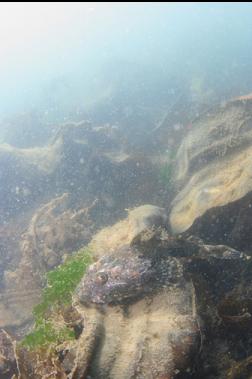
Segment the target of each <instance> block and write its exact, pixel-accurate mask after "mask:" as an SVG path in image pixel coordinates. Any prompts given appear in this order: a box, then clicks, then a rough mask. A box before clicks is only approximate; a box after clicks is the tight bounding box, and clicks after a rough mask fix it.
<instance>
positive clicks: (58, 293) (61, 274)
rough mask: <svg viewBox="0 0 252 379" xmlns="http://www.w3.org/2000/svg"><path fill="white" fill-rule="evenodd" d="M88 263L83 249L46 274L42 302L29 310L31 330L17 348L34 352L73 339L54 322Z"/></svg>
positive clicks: (65, 329) (64, 328)
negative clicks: (33, 324) (31, 318)
mask: <svg viewBox="0 0 252 379" xmlns="http://www.w3.org/2000/svg"><path fill="white" fill-rule="evenodd" d="M91 263H92V256H91V250H90V249H89V248H83V249H81V250H79V251H78V252H77V253H75V254H73V255H72V256H71V257H69V258H67V259H66V261H65V262H64V263H62V264H61V265H60V266H58V267H57V268H55V269H54V270H52V271H49V272H48V273H47V274H46V279H47V285H46V287H45V288H44V289H43V292H42V301H41V303H39V304H38V305H36V306H35V307H34V309H33V316H34V319H35V327H34V330H33V331H32V332H31V333H29V334H28V335H26V336H25V337H24V339H23V340H22V341H21V343H20V344H21V346H23V347H26V348H28V349H36V348H40V347H46V346H50V345H57V344H60V343H62V342H64V341H66V340H70V339H74V337H75V334H74V331H73V330H72V329H71V328H69V327H67V326H65V325H64V323H62V324H61V325H58V324H57V322H55V320H54V319H57V315H58V314H60V313H61V310H62V309H64V308H65V307H67V306H69V305H70V304H71V302H72V295H73V292H74V290H75V289H76V287H77V285H78V284H79V282H80V281H81V279H82V277H83V275H84V274H85V271H86V269H87V267H88V266H89V265H90V264H91Z"/></svg>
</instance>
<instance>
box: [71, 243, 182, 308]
mask: <svg viewBox="0 0 252 379" xmlns="http://www.w3.org/2000/svg"><path fill="white" fill-rule="evenodd" d="M182 277H183V267H182V265H181V264H180V263H179V260H178V259H177V258H174V257H166V258H165V259H163V258H160V257H156V256H155V255H153V256H152V257H151V256H148V257H146V256H144V255H143V254H142V253H140V252H139V251H138V250H137V249H136V248H135V247H132V246H127V247H123V248H121V249H119V251H117V252H115V253H114V254H111V255H108V256H104V257H102V258H101V259H100V260H99V261H97V262H96V263H94V264H93V265H91V266H90V267H89V269H88V271H87V272H86V274H85V276H84V278H83V279H82V281H81V283H80V284H79V286H78V287H77V290H76V295H77V299H78V300H79V301H80V302H81V303H83V304H85V305H88V304H90V303H96V304H120V303H125V302H128V301H130V300H132V299H135V298H138V297H140V296H144V295H146V294H148V293H151V292H152V291H153V290H154V289H155V288H157V287H159V286H163V287H164V286H167V285H171V284H175V283H177V282H179V280H180V279H181V278H182Z"/></svg>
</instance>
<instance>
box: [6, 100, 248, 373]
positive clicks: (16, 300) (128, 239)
mask: <svg viewBox="0 0 252 379" xmlns="http://www.w3.org/2000/svg"><path fill="white" fill-rule="evenodd" d="M251 126H252V97H251V96H250V95H248V96H243V97H241V98H235V99H232V100H230V101H227V102H226V103H222V104H220V105H216V106H214V107H212V108H211V109H210V110H208V111H206V112H201V113H200V114H199V116H197V117H196V118H195V119H193V120H192V121H191V122H190V123H189V124H186V126H185V127H183V125H182V124H180V125H178V124H176V127H174V128H173V127H170V125H169V117H168V118H165V119H164V121H163V123H162V124H160V125H158V127H156V128H154V129H152V130H147V131H145V132H146V133H147V134H148V137H146V140H148V141H147V142H148V143H147V142H146V141H145V145H141V144H139V145H137V143H135V144H134V143H133V142H134V133H133V134H132V135H130V134H127V133H125V132H124V130H123V128H120V125H110V124H104V125H98V124H92V123H91V122H88V121H81V122H69V123H65V124H64V125H61V126H60V127H59V128H58V130H57V131H56V132H55V133H54V135H53V136H52V137H51V139H50V140H48V142H47V143H46V144H45V145H44V146H38V147H29V148H24V147H22V148H21V147H15V146H11V145H8V144H2V145H0V162H1V171H0V176H1V181H0V210H1V212H0V222H1V224H0V235H1V241H0V291H1V292H0V327H1V334H0V377H1V378H3V379H9V378H10V379H11V378H12V379H14V378H15V379H17V378H19V379H26V378H34V379H45V378H51V379H52V378H55V379H56V378H65V379H67V378H68V379H70V378H71V379H77V378H79V379H84V378H87V379H88V378H89V379H106V378H111V379H120V378H121V379H130V378H135V379H142V378H146V379H165V378H166V379H173V378H174V379H175V378H178V379H183V378H184V379H186V378H195V379H199V378H206V379H214V378H216V379H217V378H219V379H224V378H225V379H243V378H245V379H249V378H251V375H252V368H251V367H252V283H251V256H252V245H251V243H252V240H251V239H252V237H251V236H252V223H251V217H252V214H251V212H252V180H251V178H252V176H251V168H252V167H250V166H251V165H252V161H251V156H252V155H251V148H252V138H251V136H252V135H251ZM87 251H88V254H89V256H90V261H89V262H88V264H86V261H85V265H86V266H85V270H86V273H85V274H84V266H83V272H82V271H81V270H80V267H81V264H83V262H84V261H83V257H85V256H86V255H85V254H87ZM77 258H78V259H77ZM71 259H72V261H71ZM74 259H76V260H74ZM69 262H70V263H69ZM71 262H72V263H71ZM71 270H73V275H72V276H75V280H73V278H72V276H71V272H72V271H71ZM47 272H49V276H48V275H46V273H47ZM50 273H51V274H50ZM62 273H63V274H64V275H65V276H64V275H63V274H62ZM83 274H84V275H83ZM50 275H51V276H50ZM57 275H58V276H57ZM60 275H62V276H60ZM55 278H56V282H57V280H58V282H57V283H59V279H58V278H60V280H62V282H60V283H61V287H60V288H59V289H60V291H61V292H60V291H59V294H60V295H59V297H60V299H57V306H55V304H53V303H50V301H51V298H50V296H51V295H50V293H52V291H51V292H50V288H54V287H53V285H52V280H53V279H54V280H55ZM78 278H79V279H78ZM50 280H51V282H50ZM69 283H70V284H71V286H70V285H69ZM47 288H49V290H47ZM66 288H69V291H68V292H67V294H66V292H64V290H65V289H66ZM49 295H50V296H49ZM45 299H46V301H47V305H48V304H49V305H48V307H47V308H45V309H44V308H43V312H44V313H43V317H42V316H41V315H42V313H41V312H40V313H39V312H38V309H39V308H38V307H37V308H36V307H35V306H36V304H39V303H40V304H45ZM43 302H44V303H43ZM34 307H35V308H34ZM34 309H35V310H36V312H37V313H36V312H35V313H34ZM40 310H41V309H40ZM38 313H39V315H40V316H39V317H38ZM36 317H37V318H36ZM34 320H35V326H34ZM34 328H35V329H34ZM50 328H51V329H50ZM53 328H54V329H53ZM55 328H56V329H57V328H58V329H57V330H61V331H64V333H63V332H61V334H60V336H59V335H57V338H56V337H55V339H52V340H50V338H51V337H52V335H53V333H54V330H56V329H55ZM34 330H35V331H36V333H37V334H36V333H35V332H34ZM43 331H44V332H45V331H46V332H47V333H48V336H47V335H44V336H42V337H41V334H43ZM32 333H33V334H32ZM39 333H40V334H39ZM38 336H39V338H40V340H39V341H37V340H36V339H35V337H36V338H38ZM23 341H26V343H23ZM27 341H28V342H27ZM50 341H51V342H50Z"/></svg>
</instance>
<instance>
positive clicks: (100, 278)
mask: <svg viewBox="0 0 252 379" xmlns="http://www.w3.org/2000/svg"><path fill="white" fill-rule="evenodd" d="M96 281H97V282H98V283H99V284H105V283H106V282H107V281H108V275H107V274H106V273H105V272H99V273H98V274H97V278H96Z"/></svg>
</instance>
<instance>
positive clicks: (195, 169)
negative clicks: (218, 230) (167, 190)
mask: <svg viewBox="0 0 252 379" xmlns="http://www.w3.org/2000/svg"><path fill="white" fill-rule="evenodd" d="M251 126H252V99H251V96H248V97H243V98H240V99H239V98H238V99H234V100H232V101H229V102H228V103H226V104H223V105H221V106H219V107H216V108H214V109H212V110H210V111H209V112H207V113H205V114H203V115H202V116H200V117H199V118H198V119H196V120H195V121H194V123H193V127H192V130H191V131H190V132H189V133H188V135H187V136H186V137H185V139H184V140H183V142H182V144H181V146H180V148H179V150H178V153H177V158H176V160H177V169H176V177H175V181H176V184H177V187H178V189H180V191H179V193H178V195H177V196H176V197H175V199H174V201H173V204H172V209H171V214H170V223H171V227H172V229H173V231H174V232H176V233H180V232H184V231H185V230H187V229H189V228H190V227H191V226H192V225H193V223H194V222H195V220H197V219H198V218H199V217H201V216H202V215H204V214H205V213H206V211H208V210H210V209H213V208H214V209H215V208H220V207H223V206H226V205H227V204H230V205H231V206H232V203H234V202H238V201H240V200H241V199H243V198H244V197H245V196H246V195H247V194H248V193H250V192H251V190H252V178H251V169H252V158H251V157H252V128H251ZM237 208H238V205H237V207H236V211H235V212H234V214H233V215H229V216H231V217H234V218H235V219H237V216H238V215H237V213H238V212H237ZM215 216H216V219H217V218H218V212H215ZM208 222H209V234H210V233H211V223H212V219H211V217H209V215H208ZM214 223H215V221H214V220H213V224H214ZM229 232H231V231H229ZM223 234H224V233H223Z"/></svg>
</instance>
